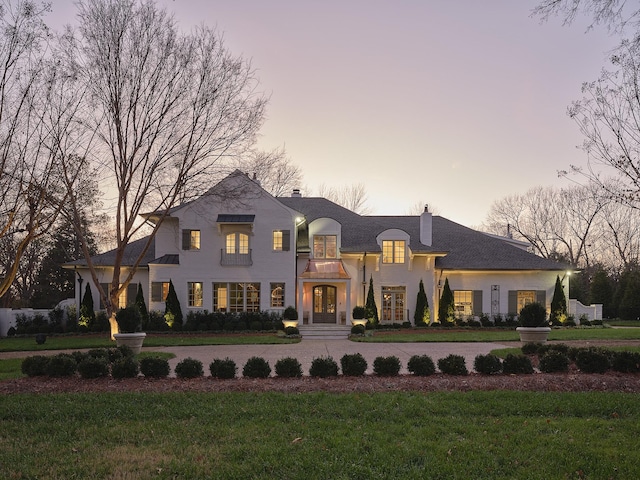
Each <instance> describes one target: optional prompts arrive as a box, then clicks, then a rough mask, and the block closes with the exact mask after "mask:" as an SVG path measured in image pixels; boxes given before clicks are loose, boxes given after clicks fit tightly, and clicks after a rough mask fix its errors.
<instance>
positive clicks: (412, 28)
mask: <svg viewBox="0 0 640 480" xmlns="http://www.w3.org/2000/svg"><path fill="white" fill-rule="evenodd" d="M52 3H53V13H52V15H51V17H50V24H51V25H52V26H53V27H54V28H56V29H57V28H59V27H61V26H62V25H63V24H64V23H73V22H74V21H75V7H74V6H73V1H72V0H53V2H52ZM159 4H160V5H166V6H167V8H168V9H169V10H170V11H172V12H174V13H175V17H176V19H177V20H178V22H179V25H180V26H181V28H184V29H190V28H191V27H192V26H194V25H196V24H198V23H202V22H204V23H206V24H207V25H210V26H215V27H217V29H218V30H219V31H220V32H223V33H224V37H225V42H226V45H227V47H228V48H229V50H231V51H232V52H233V53H235V54H239V55H240V54H241V55H243V56H244V57H245V58H248V59H251V62H252V65H253V67H254V68H255V69H256V72H257V76H258V78H259V79H260V84H261V88H262V89H263V90H264V91H265V92H266V93H268V94H269V95H270V97H271V100H270V103H269V106H268V110H267V120H266V122H265V125H264V127H263V129H262V137H261V139H260V143H259V145H260V148H262V149H264V150H271V149H273V148H276V147H280V146H284V147H285V148H286V151H287V153H288V156H289V157H290V158H291V160H292V162H293V163H295V164H296V165H298V166H300V167H301V169H302V171H303V173H304V182H303V185H301V186H300V187H301V189H302V193H303V195H313V194H314V193H315V192H316V190H317V188H318V187H319V186H320V185H321V184H324V185H326V186H330V187H343V186H347V185H352V184H355V183H360V182H361V183H363V184H365V186H366V189H367V195H368V201H367V204H368V206H369V208H370V211H371V213H372V214H378V215H390V214H406V213H409V211H410V210H411V209H412V208H413V207H414V206H415V205H416V204H418V203H428V204H430V205H432V206H433V207H435V209H436V210H437V213H439V214H440V215H442V216H445V217H447V218H449V219H451V220H453V221H455V222H458V223H461V224H464V225H468V226H473V225H479V224H480V223H481V222H482V221H483V220H484V218H485V216H486V214H487V212H488V211H489V207H490V206H491V203H492V202H493V201H494V200H497V199H500V198H502V197H504V196H506V195H509V194H513V193H522V192H525V191H526V190H528V189H529V188H531V187H534V186H538V185H566V184H567V183H568V182H567V180H564V179H559V178H558V175H557V171H558V170H559V169H566V168H568V167H569V165H570V164H582V165H584V164H585V161H586V156H585V154H584V153H583V152H582V151H581V150H579V149H578V148H576V147H577V145H579V144H580V143H581V142H582V138H581V136H580V133H579V132H578V129H577V127H576V125H575V124H574V123H573V121H572V120H570V119H569V118H568V117H567V115H566V109H567V106H568V105H569V104H570V103H571V101H573V100H577V99H579V98H580V96H581V93H580V88H581V84H582V82H584V81H592V80H595V79H596V78H597V77H598V75H599V73H600V70H601V69H602V68H603V67H605V66H607V57H608V52H609V51H610V50H611V49H612V48H613V47H614V46H615V45H616V44H617V43H618V39H617V38H615V37H611V36H609V35H608V34H607V32H606V31H605V30H604V29H596V30H593V31H591V32H588V33H585V31H586V27H587V25H588V22H587V21H586V20H585V19H582V21H579V22H577V23H576V24H574V25H573V26H571V27H563V26H562V22H561V20H560V19H558V18H556V19H552V20H551V21H549V22H547V23H544V24H541V23H540V21H539V19H537V18H531V17H530V12H531V9H532V8H533V7H534V6H535V5H536V4H537V1H529V0H518V1H513V0H485V1H482V2H479V1H477V0H457V1H444V0H442V1H430V0H404V1H390V0H388V1H377V0H347V1H345V0H341V1H335V0H328V1H323V2H320V1H307V0H289V1H284V0H251V1H248V0H247V1H239V0H233V1H232V0H226V1H217V0H164V1H160V2H159Z"/></svg>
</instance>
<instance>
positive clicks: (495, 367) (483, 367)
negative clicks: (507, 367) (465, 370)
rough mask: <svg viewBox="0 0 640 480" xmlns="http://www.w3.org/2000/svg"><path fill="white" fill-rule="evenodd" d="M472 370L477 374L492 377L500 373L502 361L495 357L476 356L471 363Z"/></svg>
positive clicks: (491, 355) (490, 355) (489, 355)
mask: <svg viewBox="0 0 640 480" xmlns="http://www.w3.org/2000/svg"><path fill="white" fill-rule="evenodd" d="M473 368H474V370H475V371H476V372H478V373H483V374H485V375H494V374H496V373H501V372H502V360H500V358H499V357H498V356H496V355H493V354H491V353H489V354H488V355H477V356H476V358H475V359H474V361H473Z"/></svg>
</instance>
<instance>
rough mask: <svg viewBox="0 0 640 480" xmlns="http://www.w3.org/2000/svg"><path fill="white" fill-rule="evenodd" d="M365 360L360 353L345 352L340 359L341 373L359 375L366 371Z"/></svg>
mask: <svg viewBox="0 0 640 480" xmlns="http://www.w3.org/2000/svg"><path fill="white" fill-rule="evenodd" d="M355 326H356V327H362V328H363V330H364V325H355ZM367 366H368V365H367V361H366V360H365V358H364V357H363V356H362V355H361V354H360V353H352V354H349V353H346V354H344V355H343V356H342V358H341V359H340V367H341V368H342V374H343V375H345V376H347V377H360V376H362V375H364V372H366V371H367Z"/></svg>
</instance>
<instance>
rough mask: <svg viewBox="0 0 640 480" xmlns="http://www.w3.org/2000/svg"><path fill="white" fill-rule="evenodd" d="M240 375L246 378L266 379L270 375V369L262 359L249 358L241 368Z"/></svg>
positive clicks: (267, 363)
mask: <svg viewBox="0 0 640 480" xmlns="http://www.w3.org/2000/svg"><path fill="white" fill-rule="evenodd" d="M242 375H243V376H244V377H247V378H267V377H268V376H269V375H271V367H270V366H269V362H267V361H266V360H265V359H264V358H262V357H251V358H250V359H249V360H247V363H245V364H244V367H242Z"/></svg>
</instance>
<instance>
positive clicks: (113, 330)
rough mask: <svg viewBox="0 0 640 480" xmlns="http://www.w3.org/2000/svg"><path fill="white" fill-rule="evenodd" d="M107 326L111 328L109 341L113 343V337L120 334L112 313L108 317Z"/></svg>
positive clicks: (114, 315)
mask: <svg viewBox="0 0 640 480" xmlns="http://www.w3.org/2000/svg"><path fill="white" fill-rule="evenodd" d="M109 326H110V327H111V340H112V341H114V342H115V340H116V339H115V337H114V335H115V334H116V333H120V330H119V329H118V322H116V313H115V312H113V313H112V314H111V316H110V317H109Z"/></svg>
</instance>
